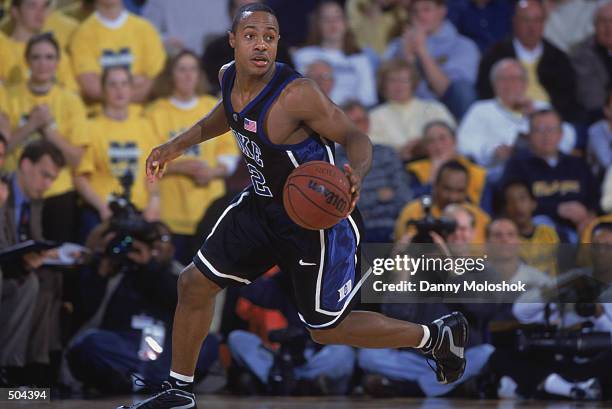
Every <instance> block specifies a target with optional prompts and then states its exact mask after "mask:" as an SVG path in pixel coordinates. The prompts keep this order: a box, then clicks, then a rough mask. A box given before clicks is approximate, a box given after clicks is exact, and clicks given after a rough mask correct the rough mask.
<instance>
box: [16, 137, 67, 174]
mask: <svg viewBox="0 0 612 409" xmlns="http://www.w3.org/2000/svg"><path fill="white" fill-rule="evenodd" d="M45 155H49V157H50V158H51V161H53V163H54V164H55V166H57V167H58V168H63V167H64V165H66V159H64V155H62V151H60V150H59V148H57V147H56V146H55V145H53V144H52V143H51V142H49V141H46V140H44V139H39V140H37V141H32V142H30V143H28V144H27V145H26V146H25V148H24V149H23V152H22V153H21V156H20V157H19V164H21V162H22V161H23V160H24V159H28V160H29V161H30V162H32V163H38V162H39V161H40V160H41V159H42V158H43V157H44V156H45Z"/></svg>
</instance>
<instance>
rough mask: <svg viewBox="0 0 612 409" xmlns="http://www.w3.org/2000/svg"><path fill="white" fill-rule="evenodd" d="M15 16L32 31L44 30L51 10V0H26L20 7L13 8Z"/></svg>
mask: <svg viewBox="0 0 612 409" xmlns="http://www.w3.org/2000/svg"><path fill="white" fill-rule="evenodd" d="M13 10H14V12H13V18H14V19H15V21H16V22H17V24H20V25H22V26H24V27H25V28H27V29H28V30H32V31H36V32H38V31H40V30H42V28H43V26H44V24H45V20H46V18H47V14H48V12H49V0H25V1H23V2H22V3H21V6H19V8H18V9H15V8H13Z"/></svg>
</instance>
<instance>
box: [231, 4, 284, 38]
mask: <svg viewBox="0 0 612 409" xmlns="http://www.w3.org/2000/svg"><path fill="white" fill-rule="evenodd" d="M256 11H263V12H264V13H268V14H271V15H273V16H274V18H276V19H277V20H278V18H277V17H276V13H274V10H272V8H271V7H270V6H268V5H267V4H263V3H250V4H245V5H244V6H242V7H240V8H239V9H238V12H237V13H236V15H235V16H234V19H233V20H232V33H235V32H236V29H237V28H238V24H240V22H241V21H242V19H243V18H244V14H245V13H255V12H256Z"/></svg>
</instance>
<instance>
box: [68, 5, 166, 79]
mask: <svg viewBox="0 0 612 409" xmlns="http://www.w3.org/2000/svg"><path fill="white" fill-rule="evenodd" d="M126 14H127V17H126V19H125V21H124V22H123V24H122V25H121V26H120V27H118V28H115V29H113V28H109V27H107V26H105V25H104V24H103V23H102V22H101V20H100V18H99V17H98V15H97V14H96V13H94V14H93V15H91V16H89V17H88V18H87V20H85V21H84V22H83V23H82V24H81V25H80V26H79V28H78V29H77V31H76V32H75V33H74V36H73V37H72V41H71V43H70V52H71V55H72V64H73V68H74V73H75V75H76V76H79V75H81V74H84V73H96V74H101V73H102V71H103V69H104V67H108V66H116V65H128V66H130V68H131V71H132V74H134V75H144V76H146V77H148V78H154V77H155V76H157V74H159V72H160V71H161V70H162V68H163V67H164V63H165V61H166V52H165V50H164V46H163V44H162V41H161V38H160V36H159V34H158V33H157V31H156V30H155V27H153V25H151V23H149V22H148V21H146V20H145V19H143V18H140V17H138V16H135V15H133V14H131V13H127V12H126Z"/></svg>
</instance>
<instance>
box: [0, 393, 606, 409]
mask: <svg viewBox="0 0 612 409" xmlns="http://www.w3.org/2000/svg"><path fill="white" fill-rule="evenodd" d="M139 399H140V398H135V400H134V401H138V400H139ZM131 401H132V400H131V398H130V397H126V398H113V399H102V400H63V401H53V402H51V403H42V402H41V403H31V402H29V403H8V402H0V408H1V409H12V408H23V409H39V408H40V409H115V408H116V407H117V406H119V405H124V404H127V403H130V402H131ZM198 408H199V409H471V408H475V409H535V408H544V409H599V408H612V402H606V403H591V402H588V403H581V402H565V401H562V402H551V401H546V402H543V401H497V400H481V401H478V400H463V399H374V398H367V397H366V398H352V399H349V398H268V397H249V398H237V397H228V396H203V397H201V398H200V399H199V400H198Z"/></svg>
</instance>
